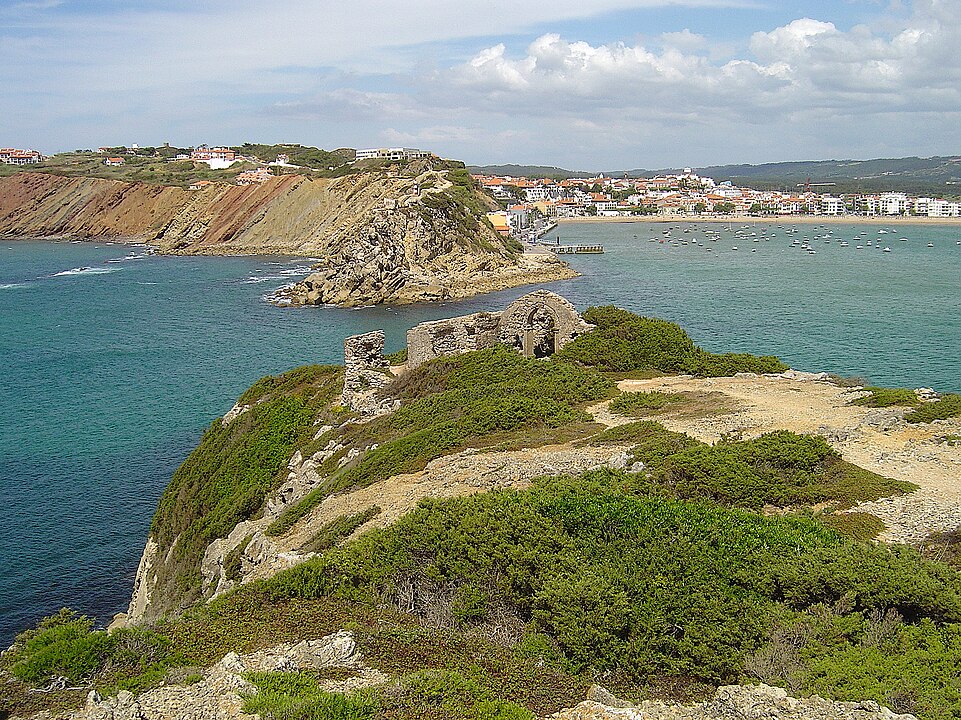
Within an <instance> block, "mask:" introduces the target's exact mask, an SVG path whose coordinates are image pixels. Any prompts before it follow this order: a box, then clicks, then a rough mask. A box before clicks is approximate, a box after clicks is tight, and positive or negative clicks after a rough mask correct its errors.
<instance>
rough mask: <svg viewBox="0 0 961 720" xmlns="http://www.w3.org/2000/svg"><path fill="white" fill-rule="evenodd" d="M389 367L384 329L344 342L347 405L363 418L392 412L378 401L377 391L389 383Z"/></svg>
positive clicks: (356, 336) (344, 399) (345, 397)
mask: <svg viewBox="0 0 961 720" xmlns="http://www.w3.org/2000/svg"><path fill="white" fill-rule="evenodd" d="M387 368H388V363H387V359H386V358H385V357H384V331H383V330H374V331H373V332H369V333H364V334H363V335H352V336H351V337H349V338H347V339H346V340H344V392H343V403H344V405H346V406H347V407H349V408H350V409H351V410H354V411H355V412H359V413H361V414H364V415H377V414H379V413H380V412H382V411H383V410H387V409H389V407H382V403H380V402H378V400H377V391H378V390H380V389H381V388H383V387H386V386H387V383H388V382H390V378H391V376H390V375H389V374H388V371H387Z"/></svg>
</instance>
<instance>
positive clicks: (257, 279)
mask: <svg viewBox="0 0 961 720" xmlns="http://www.w3.org/2000/svg"><path fill="white" fill-rule="evenodd" d="M286 279H287V278H286V276H284V275H251V276H250V277H248V278H247V279H246V280H241V281H240V282H241V284H242V285H258V284H259V283H262V282H267V281H268V280H286Z"/></svg>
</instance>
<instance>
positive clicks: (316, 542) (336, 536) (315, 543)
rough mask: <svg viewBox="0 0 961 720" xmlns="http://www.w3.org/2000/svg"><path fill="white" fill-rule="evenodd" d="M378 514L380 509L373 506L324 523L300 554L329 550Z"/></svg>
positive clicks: (305, 544)
mask: <svg viewBox="0 0 961 720" xmlns="http://www.w3.org/2000/svg"><path fill="white" fill-rule="evenodd" d="M379 514H380V508H379V507H378V506H377V505H373V506H371V507H369V508H367V509H366V510H361V511H360V512H358V513H352V514H349V515H340V516H339V517H336V518H334V519H333V520H331V521H330V522H328V523H325V524H324V525H322V526H321V527H320V529H318V530H317V532H315V533H314V535H313V536H312V537H311V538H310V540H308V541H307V542H306V543H304V545H303V547H301V548H300V550H301V552H314V553H319V552H323V551H324V550H329V549H330V548H332V547H334V545H336V544H337V543H339V542H340V541H341V540H344V539H345V538H348V537H350V535H351V533H353V532H354V530H356V529H357V528H359V527H360V526H361V525H363V524H364V523H366V522H367V521H368V520H372V519H373V518H375V517H377V516H378V515H379Z"/></svg>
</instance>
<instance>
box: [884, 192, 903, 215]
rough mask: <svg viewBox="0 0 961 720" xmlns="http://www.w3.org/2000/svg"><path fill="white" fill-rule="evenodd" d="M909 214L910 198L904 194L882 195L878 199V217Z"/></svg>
mask: <svg viewBox="0 0 961 720" xmlns="http://www.w3.org/2000/svg"><path fill="white" fill-rule="evenodd" d="M907 212H908V196H907V195H905V194H904V193H881V197H879V198H878V215H905V214H907Z"/></svg>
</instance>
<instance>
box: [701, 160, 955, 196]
mask: <svg viewBox="0 0 961 720" xmlns="http://www.w3.org/2000/svg"><path fill="white" fill-rule="evenodd" d="M697 172H698V173H699V174H702V175H706V176H708V177H712V178H714V179H715V180H730V181H732V182H734V183H736V184H743V185H750V186H752V187H757V188H760V189H773V188H779V187H786V188H793V187H796V186H798V185H805V184H806V183H807V181H808V179H810V182H811V184H812V185H813V186H815V188H816V189H817V188H821V189H825V190H831V191H836V192H859V191H863V192H878V191H885V190H895V191H904V192H916V193H927V192H935V191H937V192H938V193H940V194H952V195H956V194H958V193H961V157H959V156H951V157H931V158H918V157H907V158H879V159H875V160H820V161H810V162H784V163H767V164H764V165H715V166H712V167H705V168H698V169H697ZM822 183H834V185H833V186H832V185H821V184H822Z"/></svg>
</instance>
